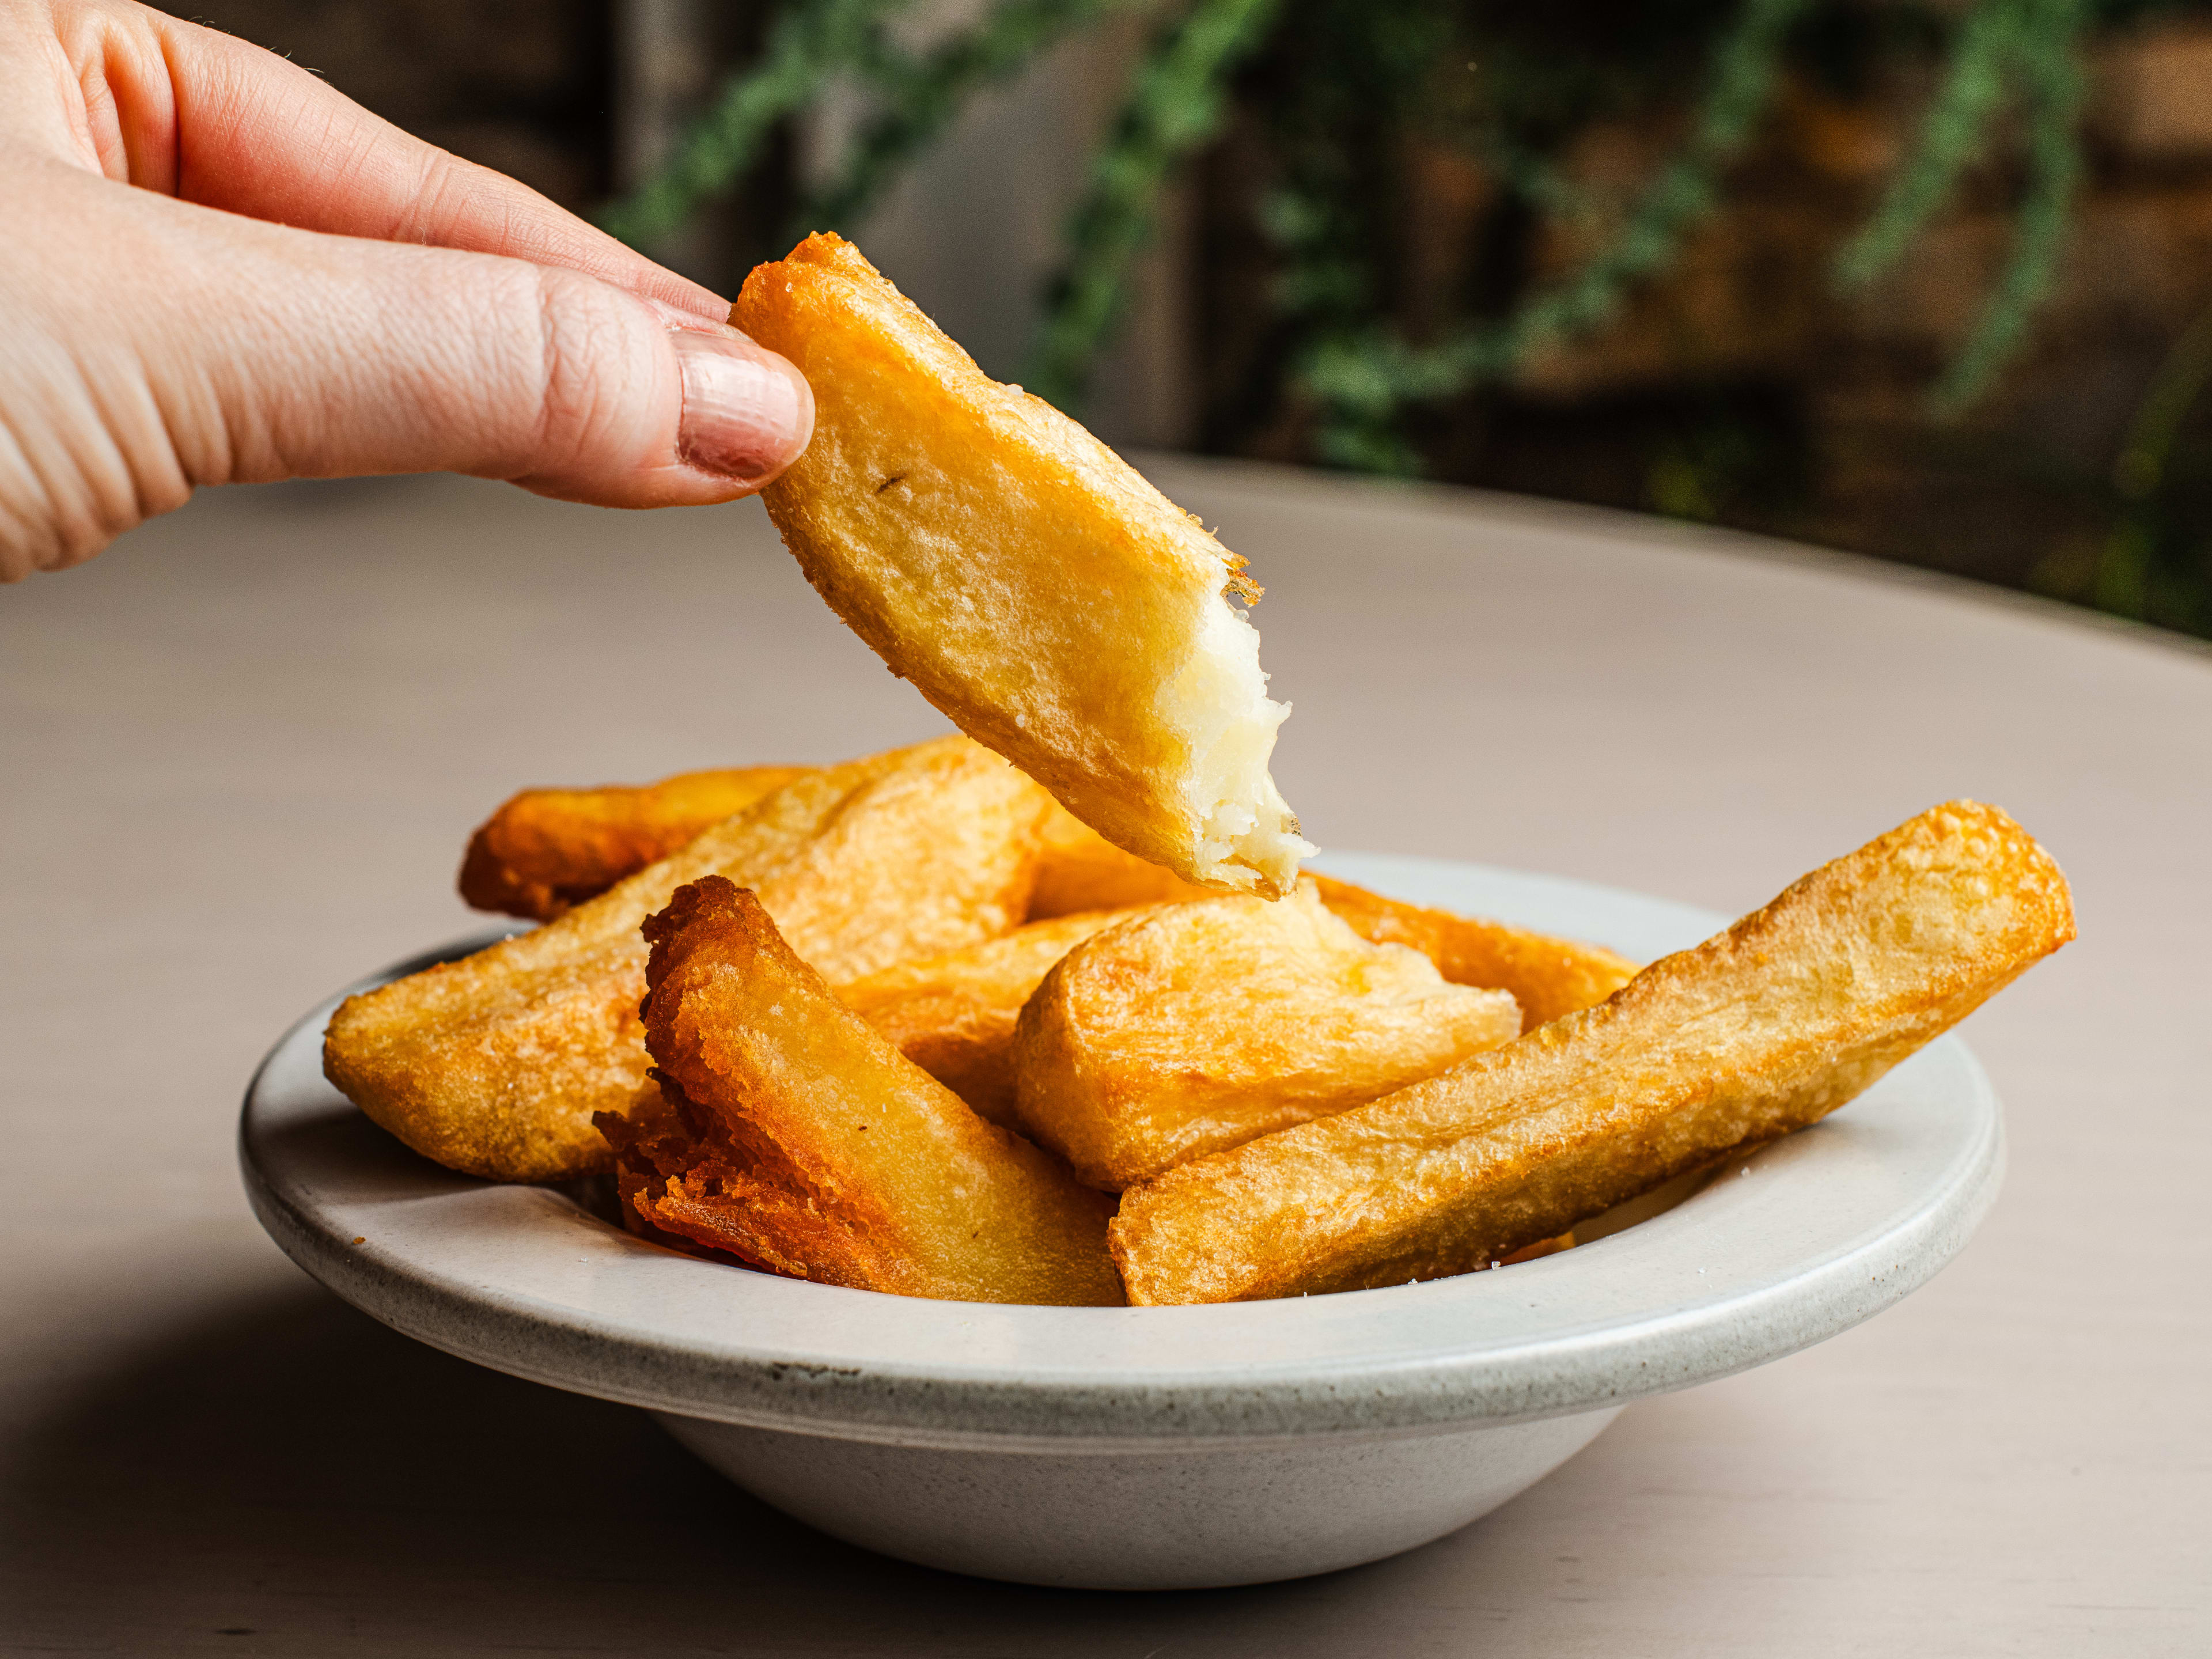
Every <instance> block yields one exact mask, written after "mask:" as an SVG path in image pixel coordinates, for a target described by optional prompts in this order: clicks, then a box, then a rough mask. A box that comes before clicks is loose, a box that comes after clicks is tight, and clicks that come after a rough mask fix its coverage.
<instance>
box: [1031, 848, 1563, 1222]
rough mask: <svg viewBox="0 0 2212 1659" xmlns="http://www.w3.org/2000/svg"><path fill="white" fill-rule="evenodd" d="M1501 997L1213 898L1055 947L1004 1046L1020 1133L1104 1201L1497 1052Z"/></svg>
mask: <svg viewBox="0 0 2212 1659" xmlns="http://www.w3.org/2000/svg"><path fill="white" fill-rule="evenodd" d="M1520 1030H1521V1013H1520V1010H1519V1009H1517V1008H1516V1007H1515V1006H1514V1004H1513V999H1512V998H1511V997H1510V996H1509V995H1507V994H1505V993H1504V992H1503V991H1478V990H1473V989H1469V988H1468V987H1463V986H1457V985H1447V984H1446V983H1444V981H1443V979H1442V978H1441V977H1440V976H1439V975H1438V974H1437V970H1436V968H1435V965H1434V964H1433V963H1431V962H1430V961H1429V959H1428V958H1427V957H1424V956H1423V955H1421V954H1420V952H1419V951H1409V950H1407V949H1406V948H1405V947H1404V946H1402V945H1370V944H1368V943H1366V942H1365V941H1364V940H1363V939H1360V938H1359V936H1358V934H1356V933H1353V932H1352V929H1351V928H1349V927H1346V926H1345V924H1344V923H1343V922H1341V921H1339V920H1337V918H1336V917H1334V915H1330V914H1329V912H1328V910H1327V909H1325V908H1322V902H1321V900H1320V898H1319V897H1318V896H1316V892H1315V890H1314V888H1313V886H1312V884H1310V883H1304V882H1302V883H1300V884H1299V885H1298V888H1297V891H1296V892H1294V893H1293V894H1292V895H1291V896H1290V897H1289V898H1286V899H1283V900H1280V901H1274V902H1271V901H1268V900H1266V899H1259V898H1252V897H1249V896H1235V897H1211V898H1204V899H1198V900H1194V901H1193V902H1190V903H1187V904H1170V905H1163V906H1160V907H1158V908H1155V909H1151V910H1146V911H1141V912H1139V914H1138V915H1135V916H1133V917H1132V918H1131V919H1129V920H1128V921H1123V922H1121V923H1120V924H1119V925H1118V926H1115V927H1110V928H1108V929H1107V930H1105V931H1104V932H1103V933H1098V934H1097V935H1096V936H1094V937H1093V938H1091V939H1089V940H1088V941H1086V942H1085V943H1084V944H1082V945H1078V946H1076V947H1075V949H1074V950H1073V951H1070V952H1069V953H1068V955H1067V957H1066V959H1065V960H1064V961H1062V962H1061V963H1060V965H1059V966H1058V967H1056V968H1054V969H1053V970H1052V972H1051V973H1050V974H1049V975H1047V976H1046V977H1045V981H1044V983H1043V984H1042V985H1041V986H1039V987H1037V991H1036V995H1034V996H1032V997H1031V998H1030V1000H1029V1003H1028V1006H1025V1007H1024V1009H1023V1010H1022V1015H1021V1020H1020V1024H1019V1025H1018V1029H1017V1030H1016V1033H1015V1036H1014V1051H1013V1060H1014V1076H1015V1097H1016V1109H1017V1111H1018V1113H1019V1115H1020V1121H1021V1126H1022V1127H1024V1129H1026V1130H1027V1131H1028V1132H1029V1133H1030V1135H1031V1136H1032V1137H1034V1138H1035V1139H1037V1140H1038V1141H1041V1142H1042V1144H1043V1145H1045V1146H1049V1147H1051V1148H1052V1149H1053V1150H1054V1152H1058V1153H1060V1156H1061V1157H1063V1158H1066V1160H1067V1161H1068V1162H1069V1164H1072V1165H1073V1166H1074V1169H1075V1172H1076V1173H1077V1174H1078V1175H1079V1176H1082V1177H1083V1178H1084V1179H1085V1181H1087V1182H1091V1184H1092V1185H1093V1186H1096V1187H1103V1188H1105V1189H1106V1190H1108V1191H1109V1192H1119V1191H1120V1190H1121V1188H1125V1187H1127V1186H1131V1185H1133V1184H1134V1183H1135V1182H1140V1181H1147V1180H1150V1179H1152V1177H1153V1176H1158V1175H1159V1174H1160V1173H1162V1172H1163V1171H1164V1170H1168V1169H1170V1168H1171V1167H1173V1166H1174V1165H1175V1164H1180V1163H1182V1161H1183V1160H1184V1159H1186V1158H1196V1157H1201V1156H1203V1155H1205V1154H1206V1153H1208V1152H1222V1151H1224V1150H1225V1149H1227V1148H1229V1147H1231V1146H1238V1145H1240V1144H1242V1143H1243V1142H1244V1141H1247V1140H1249V1139H1252V1138H1253V1137H1254V1136H1255V1135H1261V1134H1266V1133H1268V1132H1269V1131H1270V1130H1274V1129H1281V1128H1284V1127H1287V1126H1289V1125H1291V1124H1293V1123H1304V1122H1306V1121H1308V1120H1310V1119H1312V1118H1316V1117H1321V1116H1324V1115H1328V1114H1329V1113H1332V1112H1340V1111H1343V1110H1344V1109H1346V1108H1347V1107H1352V1106H1357V1105H1358V1104H1360V1103H1362V1102H1364V1101H1370V1100H1373V1099H1374V1098H1376V1097H1377V1096H1378V1095H1386V1094H1389V1092H1390V1091H1392V1090H1394V1089H1398V1088H1402V1087H1403V1086H1404V1085H1407V1084H1408V1083H1411V1082H1413V1080H1414V1079H1417V1078H1424V1077H1428V1076H1430V1075H1431V1074H1432V1073H1437V1072H1440V1071H1443V1069H1444V1068H1445V1067H1446V1066H1451V1065H1454V1064H1456V1063H1457V1062H1458V1061H1460V1060H1464V1059H1466V1058H1467V1057H1468V1055H1469V1054H1476V1053H1479V1052H1480V1050H1482V1049H1485V1048H1496V1047H1497V1046H1498V1044H1499V1043H1501V1042H1510V1040H1512V1038H1514V1037H1515V1036H1517V1035H1518V1034H1519V1032H1520Z"/></svg>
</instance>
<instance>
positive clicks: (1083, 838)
mask: <svg viewBox="0 0 2212 1659" xmlns="http://www.w3.org/2000/svg"><path fill="white" fill-rule="evenodd" d="M1207 891H1208V890H1207V889H1206V888H1203V887H1194V886H1193V885H1192V884H1190V883H1188V882H1187V881H1185V880H1184V879H1183V878H1182V877H1181V876H1179V875H1177V874H1176V872H1174V871H1172V870H1170V869H1166V868H1164V867H1163V866H1160V865H1157V864H1154V863H1153V862H1152V860H1149V859H1140V858H1139V857H1138V856H1137V855H1136V854H1134V853H1125V852H1123V851H1122V850H1121V848H1118V847H1116V846H1115V845H1114V843H1113V842H1110V841H1109V840H1107V839H1106V837H1105V836H1102V835H1100V834H1099V833H1098V832H1097V830H1096V829H1092V828H1091V826H1090V825H1089V824H1087V823H1084V821H1083V820H1082V819H1081V818H1079V817H1076V816H1075V814H1074V813H1073V812H1071V811H1068V810H1067V809H1066V807H1065V806H1061V805H1059V803H1057V802H1054V810H1053V814H1052V816H1051V817H1050V818H1048V819H1047V820H1046V823H1045V826H1044V854H1043V856H1042V857H1041V858H1040V859H1039V860H1037V878H1036V891H1035V892H1034V893H1032V894H1031V895H1030V921H1049V920H1050V919H1051V918H1052V917H1054V916H1071V915H1079V914H1081V913H1083V912H1085V911H1091V910H1127V909H1130V908H1133V907H1134V906H1136V905H1139V904H1157V903H1159V902H1163V901H1165V900H1170V899H1190V898H1203V897H1204V896H1206V892H1207Z"/></svg>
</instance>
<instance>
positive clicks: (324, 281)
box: [0, 0, 814, 581]
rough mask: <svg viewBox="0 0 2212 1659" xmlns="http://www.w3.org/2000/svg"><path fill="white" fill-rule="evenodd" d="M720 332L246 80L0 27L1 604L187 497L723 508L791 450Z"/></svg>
mask: <svg viewBox="0 0 2212 1659" xmlns="http://www.w3.org/2000/svg"><path fill="white" fill-rule="evenodd" d="M728 313H729V304H728V302H727V301H725V300H723V299H721V298H720V297H719V296H718V295H714V294H712V293H710V292H708V290H707V289H703V288H701V287H699V286H697V285H696V283H690V282H686V281H685V280H684V278H682V277H680V276H676V275H675V274H674V273H673V272H671V271H668V270H663V269H662V268H661V267H660V266H659V265H656V264H653V263H652V262H651V261H650V260H648V259H646V258H642V257H641V256H640V255H638V254H635V253H633V252H630V251H629V249H627V248H625V247H623V246H622V245H621V244H619V243H617V242H616V241H614V240H612V239H611V238H609V237H607V236H605V235H603V234H600V233H599V232H598V231H596V230H594V229H592V228H591V227H590V226H588V225H586V224H585V223H584V222H582V221H580V220H579V219H577V218H575V217H574V216H571V215H569V214H568V213H565V212H563V211H562V210H561V209H559V208H557V207H556V206H555V205H554V204H552V203H550V202H549V201H547V200H546V199H545V198H544V197H542V196H539V195H538V193H537V192H536V191H532V190H529V189H527V188H526V187H525V186H523V185H519V184H517V183H515V182H514V181H513V179H507V178H505V177H503V176H501V174H499V173H493V172H491V171H489V170H488V169H486V168H483V167H477V166H474V165H472V164H471V163H470V162H467V161H460V160H459V159H457V158H456V157H454V156H452V155H447V154H446V153H445V152H444V151H442V150H440V149H435V148H434V147H432V146H431V145H428V144H426V143H422V141H420V140H419V139H416V138H413V137H409V136H408V135H407V134H406V133H404V132H402V131H399V129H398V128H397V127H394V126H392V125H390V124H389V123H388V122H386V121H382V120H380V119H379V118H377V117H375V116H374V115H371V114H370V113H369V112H368V111H366V110H364V109H362V107H361V106H358V105H356V104H355V103H353V102H352V101H351V100H348V99H346V98H344V97H343V96H341V95H340V94H337V92H335V91H333V90H331V88H329V87H328V86H326V85H325V84H324V83H323V82H321V81H319V80H317V79H316V78H315V77H314V76H312V75H310V74H308V73H307V71H306V70H301V69H298V68H295V66H294V65H292V64H289V63H287V62H286V61H284V60H283V58H278V57H276V56H275V55H274V54H272V53H270V52H263V51H261V50H260V49H259V48H258V47H255V46H247V45H246V44H245V43H243V42H241V41H239V40H233V39H231V38H230V37H229V36H228V35H224V34H219V33H216V32H214V31H213V30H210V29H205V28H200V27H196V26H194V25H192V24H190V23H185V22H180V21H178V20H176V19H174V18H172V17H168V16H166V15H162V14H161V13H159V12H156V11H153V10H149V9H147V8H146V7H144V6H141V5H137V4H134V3H131V0H0V580H11V581H12V580H17V579H19V578H21V577H22V576H24V575H27V574H29V573H30V572H31V571H33V570H45V569H58V568H61V567H63V566H65V565H69V564H73V563H76V562H78V561H80V560H82V559H86V558H89V557H90V556H92V555H93V554H94V553H96V552H98V551H99V550H100V549H101V548H102V547H104V546H106V544H108V543H109V542H110V541H112V539H113V538H115V537H116V536H118V535H119V534H121V533H122V532H124V531H125V530H128V529H130V528H131V526H134V525H137V524H139V523H141V522H143V520H146V519H148V518H150V517H152V516H153V515H154V514H155V513H165V512H167V511H169V510H170V509H171V508H173V507H179V506H181V505H182V504H183V503H184V502H185V500H186V499H187V498H188V497H189V496H190V495H191V492H192V490H193V489H195V488H196V487H197V486H198V485H200V484H206V483H246V482H255V481H261V480H267V479H272V478H284V477H337V476H340V475H345V474H360V473H384V472H416V471H453V472H467V473H473V474H475V475H477V477H490V478H506V479H510V480H512V481H513V483H518V484H520V485H522V486H523V487H524V488H525V489H532V490H535V491H537V492H538V493H539V494H541V495H556V496H559V497H561V498H562V499H564V500H568V501H592V502H597V503H599V504H601V505H604V506H608V507H666V506H677V505H688V504H696V503H702V502H708V501H728V500H732V499H733V498H735V497H737V496H739V495H748V494H750V493H751V492H752V491H753V490H756V489H759V488H760V487H761V486H762V485H763V484H764V483H768V482H769V480H770V479H772V478H773V477H775V475H776V474H777V473H779V472H781V471H782V470H783V469H784V467H786V466H787V465H789V464H790V463H791V461H792V460H793V459H795V458H796V457H797V455H798V454H799V451H800V450H802V449H804V448H805V445H806V440H807V437H808V435H810V434H811V431H812V429H813V422H814V401H813V397H812V394H811V392H809V391H808V390H807V386H806V382H805V380H803V379H802V378H801V377H800V375H799V371H798V370H797V369H795V368H793V367H792V366H791V365H790V364H789V363H788V362H786V361H785V360H784V359H782V358H781V357H779V356H775V354H774V353H772V352H769V351H766V350H763V349H761V348H759V347H757V346H755V345H754V344H753V343H751V342H750V341H749V340H747V339H746V338H745V337H744V336H743V335H742V334H739V333H738V331H736V330H734V329H732V328H731V327H729V326H728V325H727V324H726V321H725V320H724V319H726V317H727V315H728Z"/></svg>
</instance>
